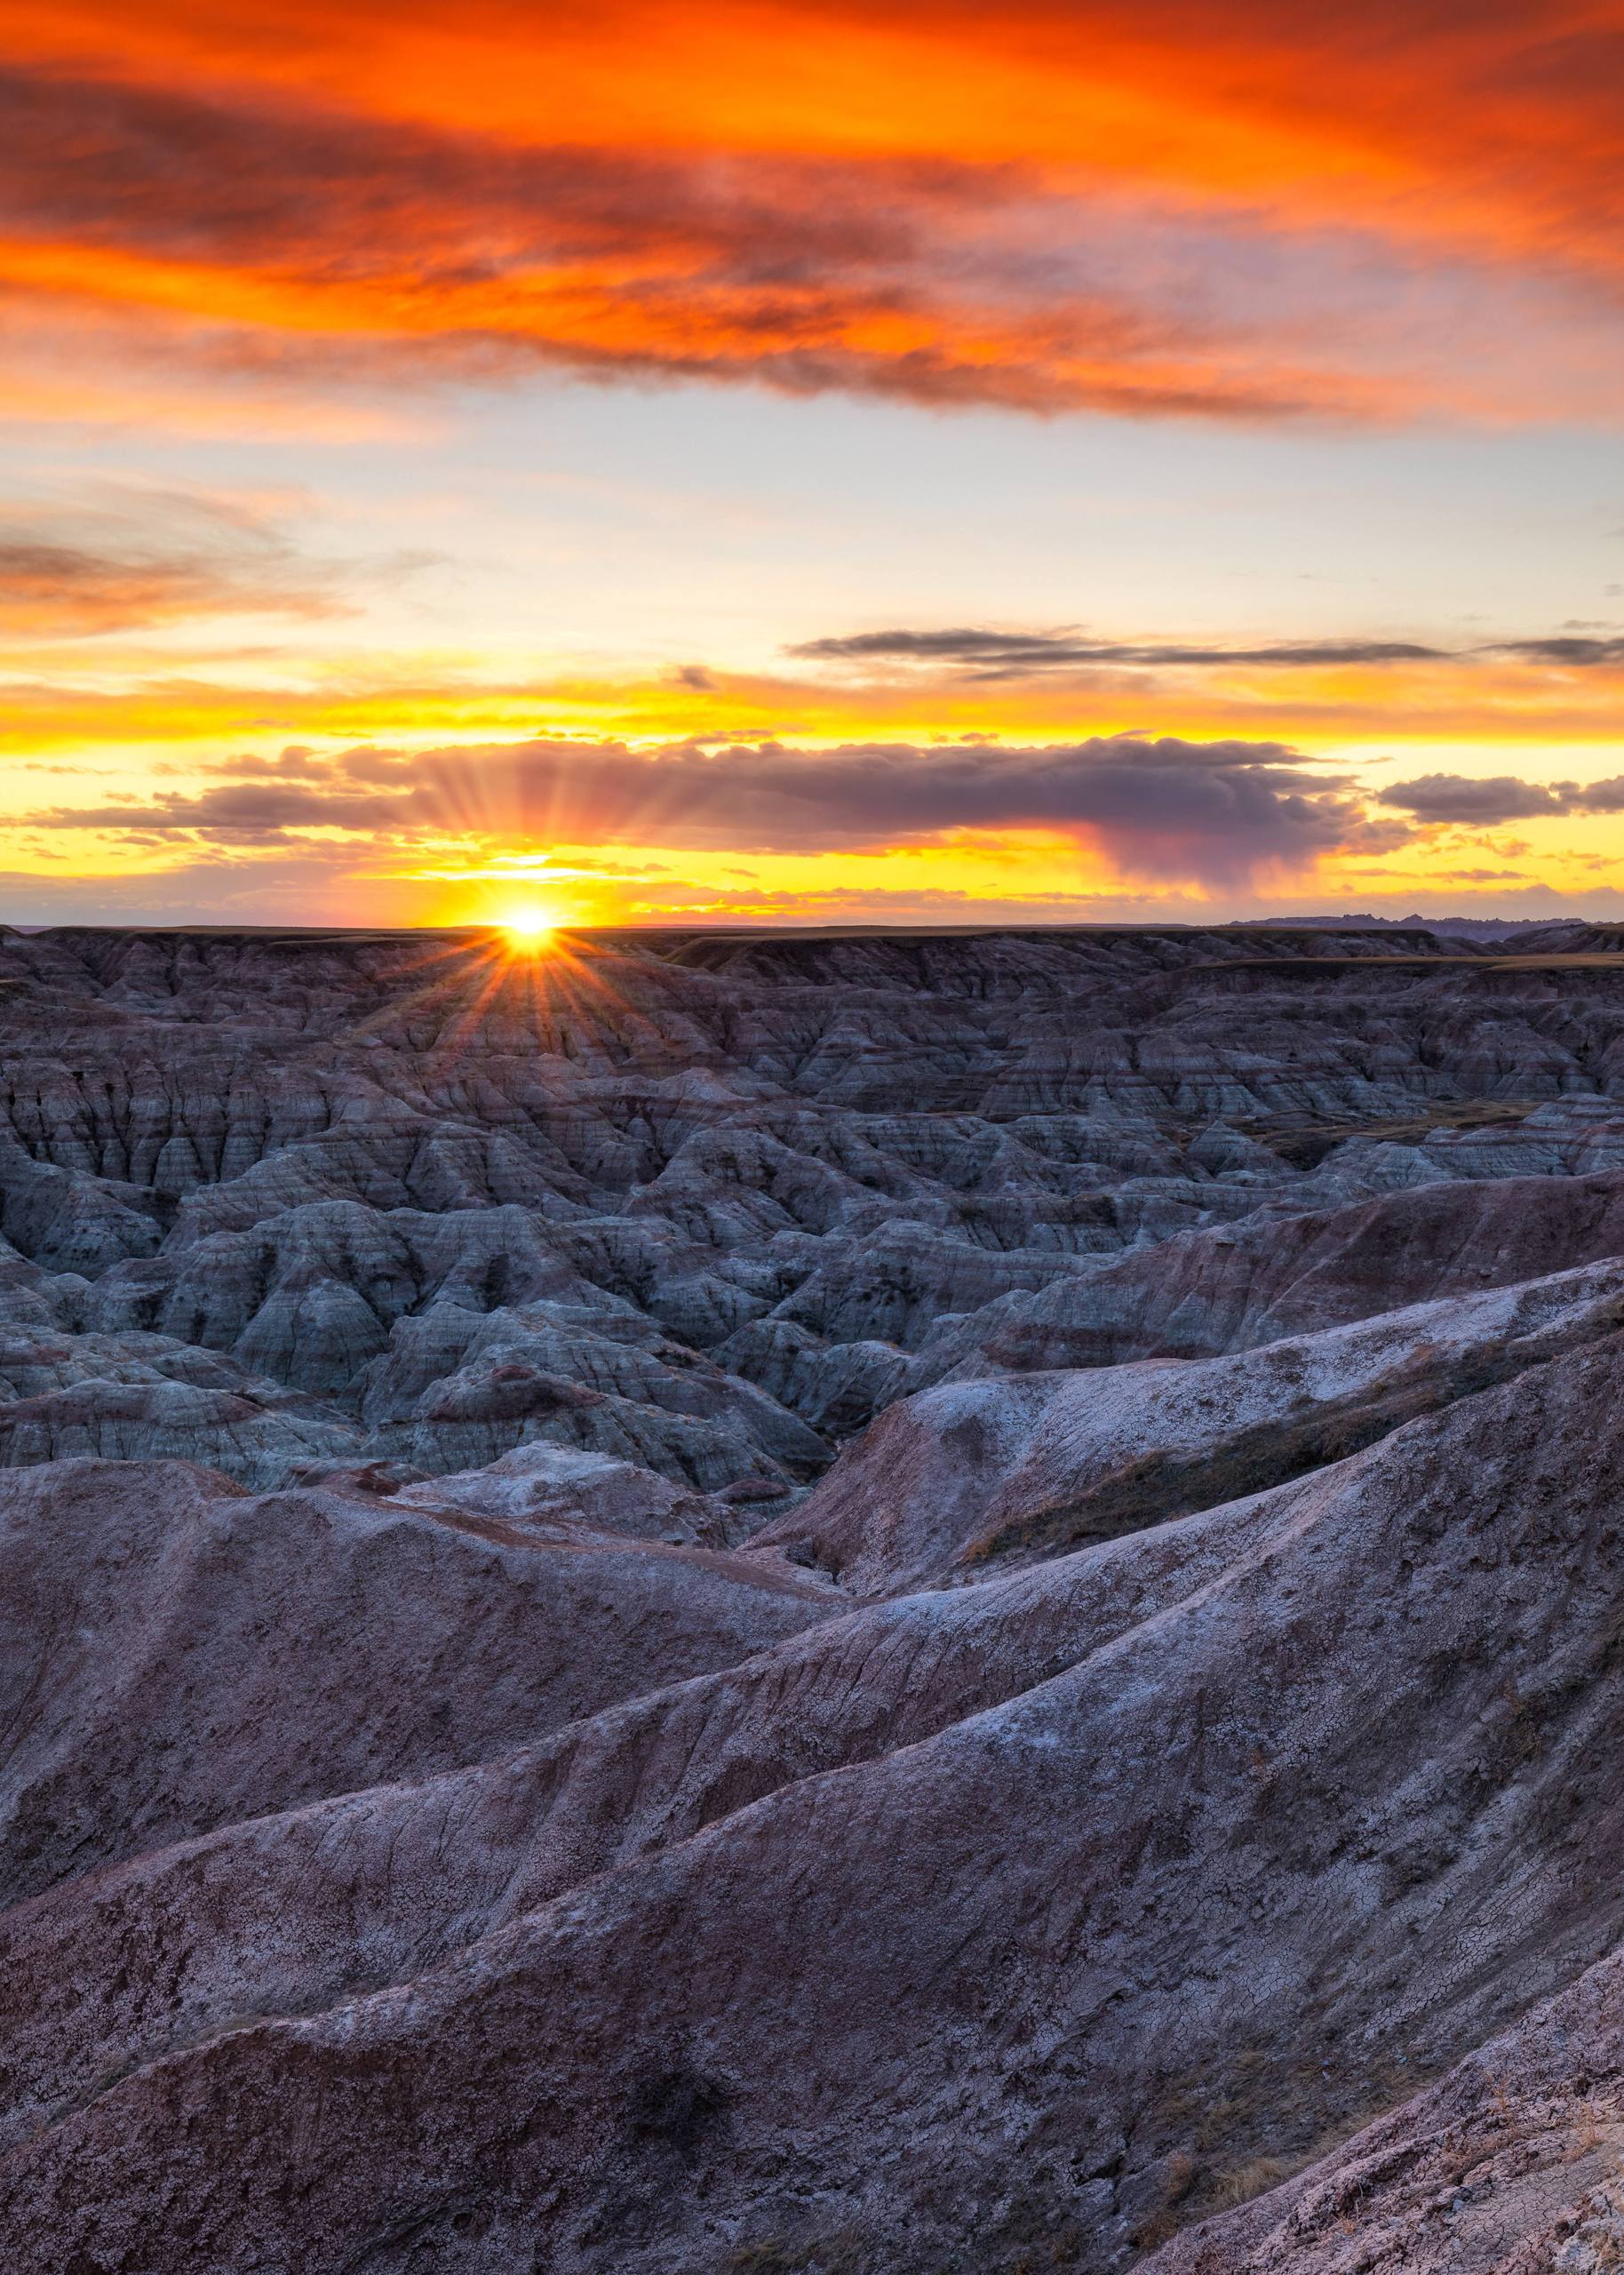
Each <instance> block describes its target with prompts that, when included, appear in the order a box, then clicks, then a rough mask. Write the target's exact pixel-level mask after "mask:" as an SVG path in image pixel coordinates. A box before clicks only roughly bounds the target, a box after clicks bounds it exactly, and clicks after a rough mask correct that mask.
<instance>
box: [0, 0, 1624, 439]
mask: <svg viewBox="0 0 1624 2275" xmlns="http://www.w3.org/2000/svg"><path fill="white" fill-rule="evenodd" d="M0 28H4V32H5V35H6V52H7V53H8V55H9V56H10V57H11V58H12V65H11V68H10V69H9V72H8V73H7V75H6V76H4V79H3V80H0V292H4V293H8V294H9V295H10V296H11V297H12V302H13V305H14V306H15V307H18V308H20V309H22V310H25V311H27V312H28V313H29V314H30V315H31V316H32V317H33V319H34V320H36V321H42V320H43V319H44V315H46V314H48V312H49V310H50V308H51V307H53V306H55V307H60V308H61V309H62V310H63V311H64V312H65V314H68V313H71V312H72V311H73V310H75V309H82V308H84V307H107V308H118V309H124V310H129V311H132V312H135V313H137V314H138V315H139V316H140V318H141V319H142V320H143V321H144V322H147V323H150V324H152V325H155V326H163V327H167V329H168V331H169V332H170V333H171V335H172V338H173V340H174V344H175V352H176V353H177V354H178V355H185V356H187V357H188V358H191V359H193V360H195V362H196V363H198V364H200V365H201V366H203V367H207V366H209V365H211V364H212V365H213V367H214V368H216V369H217V370H219V371H221V372H222V373H224V372H227V371H230V370H232V369H233V368H234V367H236V366H240V365H241V364H242V363H244V362H251V361H253V359H254V358H255V357H256V356H259V355H267V354H268V353H269V352H270V351H269V350H268V349H267V347H266V346H265V343H266V342H267V341H277V342H283V343H286V344H287V352H288V353H291V354H292V355H295V356H296V357H304V358H306V359H308V360H310V361H312V362H314V363H315V364H316V365H317V366H318V367H322V368H325V369H327V370H329V371H333V372H339V371H347V372H348V373H350V374H351V375H354V374H360V375H362V376H363V377H365V378H367V379H370V380H373V381H378V380H381V379H384V378H385V377H386V375H387V374H388V373H389V370H390V365H391V363H393V364H394V379H396V381H397V382H398V380H399V379H402V378H409V379H416V380H419V381H421V380H423V379H433V378H434V377H435V376H436V375H443V374H448V373H450V374H458V373H461V374H466V373H467V372H470V371H473V372H479V371H492V370H500V369H503V368H511V366H512V364H513V362H514V360H515V359H517V360H519V361H520V362H522V361H523V360H524V359H526V358H541V359H544V360H546V361H549V362H553V363H561V364H563V365H565V366H567V367H569V368H573V369H577V370H580V371H586V372H590V373H593V374H594V375H599V376H606V375H607V376H614V375H616V374H626V375H642V374H649V373H654V374H660V373H665V374H669V375H672V376H681V377H689V378H712V379H717V378H720V379H755V380H758V381H762V382H765V383H768V384H770V385H773V386H776V387H782V388H787V389H792V390H801V391H808V390H813V389H823V388H837V389H847V390H851V391H856V392H861V393H869V394H882V395H900V396H904V397H908V398H911V399H915V400H919V401H925V402H929V403H961V402H989V403H1000V404H1005V405H1015V406H1020V407H1024V408H1029V409H1045V410H1056V409H1064V408H1067V407H1069V406H1079V405H1087V406H1092V407H1096V408H1106V409H1111V410H1126V411H1143V412H1169V411H1171V412H1177V413H1185V414H1188V413H1192V412H1199V413H1207V414H1220V415H1226V416H1249V417H1264V416H1279V415H1290V414H1297V413H1301V412H1303V411H1312V412H1319V413H1325V412H1330V413H1334V414H1336V415H1339V416H1349V415H1352V416H1386V415H1390V414H1392V413H1394V412H1397V411H1403V410H1405V409H1407V408H1413V407H1414V406H1416V405H1418V404H1424V403H1456V404H1461V403H1465V404H1467V405H1468V406H1469V407H1475V408H1477V409H1484V408H1492V407H1493V406H1494V405H1495V404H1496V403H1499V404H1500V406H1501V408H1507V407H1509V408H1512V409H1521V410H1525V409H1527V408H1528V407H1529V403H1528V401H1527V394H1528V390H1529V388H1530V387H1531V386H1532V385H1533V384H1534V382H1533V381H1532V379H1531V377H1530V375H1529V374H1527V373H1526V372H1518V371H1513V370H1512V368H1511V360H1510V359H1512V358H1513V357H1514V356H1515V355H1516V353H1517V346H1516V340H1515V339H1511V338H1509V337H1508V336H1509V334H1512V333H1517V335H1518V336H1521V332H1522V331H1523V330H1524V329H1525V325H1524V326H1518V325H1516V324H1513V323H1509V321H1508V307H1509V304H1505V305H1502V304H1501V303H1500V302H1497V301H1496V300H1495V297H1494V296H1495V294H1496V293H1497V292H1503V291H1514V292H1515V293H1519V294H1523V295H1524V296H1529V295H1532V297H1533V299H1536V300H1539V301H1540V308H1541V311H1542V317H1543V321H1544V322H1545V323H1547V324H1548V326H1549V327H1550V339H1549V341H1548V347H1549V351H1550V352H1549V353H1548V355H1546V356H1545V358H1544V366H1545V369H1544V385H1545V386H1546V387H1547V389H1548V390H1549V391H1551V392H1552V393H1554V394H1556V395H1560V393H1561V391H1562V389H1563V387H1564V385H1568V384H1570V383H1571V385H1572V387H1573V388H1575V389H1578V390H1580V391H1581V392H1585V393H1586V396H1587V401H1588V402H1589V403H1591V404H1592V405H1594V404H1595V403H1599V402H1604V401H1606V400H1608V398H1609V391H1610V388H1611V387H1612V381H1611V379H1610V371H1611V368H1612V367H1611V364H1610V363H1609V362H1608V359H1606V358H1605V357H1604V356H1603V355H1600V354H1599V353H1597V352H1596V339H1595V338H1594V337H1592V336H1590V334H1585V327H1586V326H1587V325H1588V326H1589V327H1590V328H1591V333H1592V334H1596V333H1599V334H1603V335H1605V336H1606V337H1608V338H1609V339H1611V337H1612V334H1611V332H1610V331H1609V327H1610V326H1611V325H1612V323H1613V322H1614V318H1613V315H1612V305H1611V301H1610V300H1607V299H1604V297H1603V295H1602V292H1601V291H1600V290H1599V288H1600V287H1602V286H1604V287H1605V290H1606V292H1607V293H1609V294H1610V293H1611V292H1612V288H1613V286H1614V285H1615V283H1616V282H1617V279H1618V274H1619V268H1620V252H1619V246H1618V238H1617V230H1616V219H1615V213H1614V200H1613V192H1612V183H1613V181H1614V180H1615V178H1616V172H1617V167H1618V163H1619V160H1620V156H1624V152H1621V151H1620V140H1621V137H1620V128H1619V124H1618V121H1617V118H1616V116H1615V115H1614V114H1615V106H1614V104H1613V101H1612V92H1611V91H1612V89H1613V88H1615V87H1616V85H1617V84H1618V79H1619V73H1620V60H1621V57H1624V45H1621V43H1624V12H1620V7H1619V5H1618V0H1603V4H1599V5H1593V6H1588V7H1586V8H1583V9H1580V8H1579V7H1577V6H1566V5H1560V4H1556V0H1510V4H1507V0H1502V4H1500V5H1494V6H1488V7H1483V8H1471V9H1468V8H1465V7H1458V8H1451V9H1447V10H1445V11H1441V12H1440V11H1434V12H1430V13H1428V12H1417V11H1415V10H1414V9H1413V8H1410V7H1404V8H1401V7H1400V6H1399V5H1398V4H1397V0H1376V4H1375V5H1374V6H1373V7H1365V8H1361V9H1360V10H1358V11H1357V12H1352V11H1335V10H1333V11H1329V12H1326V11H1320V12H1303V11H1302V10H1301V9H1292V10H1289V11H1288V10H1286V9H1284V8H1282V7H1281V6H1279V4H1278V0H1238V4H1233V5H1230V4H1225V5H1223V6H1219V5H1217V4H1216V0H1207V4H1204V5H1191V4H1189V0H1162V4H1156V0H1151V4H1149V5H1142V6H1140V5H1136V6H1134V7H1133V8H1132V9H1129V8H1127V7H1126V6H1123V5H1120V4H1113V0H1077V4H1071V0H1068V4H1064V5H1062V4H1060V0H1014V4H1011V5H1008V6H1004V5H999V6H998V7H993V6H991V5H982V6H970V5H966V4H962V0H960V4H953V0H943V4H941V5H933V6H931V7H929V8H926V7H925V6H923V5H922V4H919V0H890V4H888V5H887V6H885V7H884V8H881V9H875V8H874V7H872V5H864V6H863V7H861V8H860V7H858V6H857V5H856V4H855V0H792V4H791V0H786V4H778V5H769V4H759V5H751V4H744V5H740V4H725V0H715V4H712V5H710V6H707V7H705V8H704V9H699V8H696V7H688V8H680V7H674V6H672V5H670V4H664V5H655V4H649V0H604V4H602V5H600V6H595V7H593V8H591V9H577V10H571V9H547V10H536V9H532V8H529V7H520V6H516V5H512V4H501V0H484V4H478V0H476V4H472V5H468V6H465V7H462V8H459V9H458V10H456V11H450V10H448V9H446V8H445V7H444V6H443V5H442V4H434V5H427V4H418V5H406V6H402V7H394V6H392V7H389V8H383V7H381V6H375V5H370V4H358V5H354V6H348V7H346V8H343V9H334V8H331V7H322V8H317V7H315V6H314V5H311V4H306V0H267V4H264V5H256V6H255V7H254V8H252V9H248V8H245V7H243V6H242V5H241V4H240V0H239V4H237V5H235V6H234V5H233V4H230V0H227V4H226V5H224V6H222V7H220V8H219V9H213V10H210V11H207V12H203V11H200V10H197V9H196V8H195V7H192V6H189V5H185V6H183V5H180V4H179V0H160V4H155V5H152V6H148V7H145V8H143V9H141V10H139V11H131V10H127V9H115V8H113V7H112V6H111V4H110V0H62V4H58V5H54V6H44V7H35V6H30V7H28V9H26V10H25V9H22V8H20V7H19V6H17V5H16V4H15V0H7V4H5V5H4V6H0ZM1226 236H1227V237H1228V239H1229V240H1230V241H1231V243H1232V246H1233V250H1234V254H1235V258H1234V259H1233V260H1232V261H1230V260H1228V259H1226V252H1225V238H1226ZM1418 259H1421V260H1431V261H1434V262H1436V263H1439V264H1447V265H1450V267H1451V273H1452V275H1453V278H1454V298H1455V299H1460V298H1461V295H1462V294H1464V295H1465V296H1466V298H1467V299H1471V297H1472V295H1474V294H1475V295H1477V298H1478V299H1479V300H1480V301H1481V302H1482V307H1481V309H1480V312H1479V320H1480V321H1479V328H1480V331H1481V337H1482V342H1483V343H1484V350H1483V352H1477V349H1476V347H1475V346H1474V352H1471V353H1466V352H1462V353H1460V354H1459V355H1456V356H1454V357H1453V359H1452V358H1451V357H1450V356H1449V355H1447V354H1440V353H1438V352H1436V351H1429V352H1426V353H1423V352H1422V351H1421V348H1420V347H1418V345H1417V342H1416V341H1415V340H1414V339H1413V338H1411V337H1410V336H1409V335H1408V333H1407V332H1406V329H1405V325H1406V321H1407V320H1406V318H1405V315H1404V314H1403V312H1402V307H1401V304H1402V303H1403V302H1404V300H1405V292H1404V290H1403V284H1404V281H1405V278H1406V277H1407V275H1409V274H1410V273H1411V271H1412V270H1413V265H1414V263H1415V262H1416V261H1417V260H1418ZM1356 272H1357V275H1358V276H1359V277H1360V278H1361V279H1362V280H1363V281H1362V283H1361V284H1360V285H1359V288H1358V289H1357V291H1356V290H1355V289H1354V287H1353V285H1352V284H1350V283H1349V278H1350V277H1351V276H1353V275H1355V273H1356ZM1556 277H1559V278H1561V279H1564V280H1565V283H1564V290H1565V291H1567V293H1568V294H1569V296H1570V304H1569V305H1568V306H1567V307H1565V309H1564V308H1560V307H1558V305H1557V302H1558V300H1559V299H1560V294H1558V293H1557V292H1556V290H1555V287H1554V284H1553V278H1556ZM1508 278H1510V279H1511V283H1508V282H1507V279H1508ZM1463 280H1464V281H1463ZM1587 295H1588V299H1587ZM1541 296H1543V297H1541ZM1564 326H1565V327H1567V328H1568V330H1567V331H1564ZM1574 327H1577V331H1575V332H1574V336H1573V337H1572V338H1569V337H1568V331H1572V330H1573V328H1574ZM1580 334H1585V336H1584V337H1583V338H1581V337H1580ZM1497 341H1503V342H1504V343H1505V345H1504V347H1503V349H1501V350H1500V351H1499V352H1501V353H1502V354H1503V355H1504V357H1505V358H1506V360H1507V369H1506V371H1505V373H1504V374H1503V375H1502V376H1501V379H1499V380H1497V379H1496V375H1495V371H1494V369H1493V361H1494V353H1495V352H1496V351H1495V349H1494V343H1495V342H1497ZM400 343H410V344H411V347H412V355H411V358H410V363H409V365H407V366H405V367H404V368H402V359H401V357H400V355H399V353H398V348H399V345H400ZM1458 344H1459V343H1458ZM392 351H393V352H392ZM1569 366H1571V367H1572V369H1571V371H1570V370H1569V368H1568V367H1569ZM1497 388H1498V392H1497Z"/></svg>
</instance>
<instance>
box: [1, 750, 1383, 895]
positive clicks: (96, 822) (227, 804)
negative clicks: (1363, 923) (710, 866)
mask: <svg viewBox="0 0 1624 2275" xmlns="http://www.w3.org/2000/svg"><path fill="white" fill-rule="evenodd" d="M266 764H267V762H264V761H254V762H248V763H247V765H246V766H245V767H243V768H240V769H239V770H238V772H237V775H236V777H235V778H231V779H221V780H219V781H216V782H214V783H211V785H210V786H208V787H207V788H206V789H204V790H203V791H201V792H179V791H171V792H160V793H159V794H157V795H156V796H155V797H153V798H151V799H150V800H143V801H141V802H121V803H109V804H103V805H99V806H92V807H74V808H59V809H57V810H54V811H52V812H49V813H46V814H44V815H40V816H36V817H34V819H36V821H37V822H38V823H40V824H41V825H43V826H48V827H52V828H58V829H63V828H74V829H98V830H111V831H124V830H129V831H134V830H139V831H144V832H151V831H154V830H156V831H159V832H162V833H164V834H169V835H171V836H176V837H181V836H192V837H195V838H197V839H199V840H206V841H210V842H218V843H221V844H232V845H243V844H249V843H261V844H267V845H270V844H275V843H278V842H286V841H288V840H289V839H290V838H291V837H293V836H296V835H297V834H299V833H300V832H305V831H308V830H311V829H314V828H320V827H326V828H337V829H341V830H345V831H353V832H357V833H362V834H376V835H386V836H396V837H402V838H411V837H416V836H436V837H444V836H445V835H448V834H450V835H458V834H467V835H468V836H470V837H474V838H495V839H497V840H499V841H507V842H525V843H536V842H541V843H548V842H553V843H561V844H571V845H577V844H596V843H601V842H608V843H621V844H633V845H649V846H654V845H671V846H686V847H689V848H708V849H718V850H722V849H726V850H734V851H737V852H740V853H751V852H814V851H839V850H848V851H849V850H858V849H861V848H865V847H878V846H885V845H894V844H917V843H924V842H930V841H932V840H935V839H940V838H942V837H943V836H946V835H950V834H953V833H956V832H967V833H975V832H982V831H986V832H1000V831H1007V830H1014V829H1043V830H1058V831H1061V832H1068V833H1073V834H1077V835H1079V837H1080V838H1085V839H1088V840H1091V841H1093V842H1097V843H1098V844H1099V845H1100V846H1101V847H1102V848H1103V850H1106V851H1107V852H1108V853H1109V854H1110V855H1111V857H1112V858H1114V859H1115V860H1116V861H1117V862H1118V863H1119V864H1120V865H1122V866H1124V867H1126V868H1129V869H1132V870H1134V871H1135V872H1138V873H1142V874H1147V875H1166V876H1174V877H1176V876H1191V877H1201V878H1206V879H1232V878H1241V877H1245V876H1247V875H1249V874H1252V873H1253V872H1254V870H1256V869H1258V868H1260V867H1262V866H1267V865H1269V864H1271V863H1287V864H1290V863H1301V862H1303V861H1305V860H1309V859H1311V858H1313V857H1314V856H1315V855H1317V854H1319V853H1322V852H1326V851H1329V850H1332V849H1333V848H1334V847H1339V846H1349V845H1359V846H1362V847H1365V848H1367V849H1369V850H1379V849H1380V847H1381V845H1383V844H1386V843H1390V842H1395V840H1396V839H1397V838H1398V837H1401V836H1402V835H1403V834H1404V831H1403V826H1402V825H1400V824H1397V823H1396V822H1385V823H1377V824H1375V825H1372V824H1371V823H1370V822H1369V821H1368V819H1367V818H1365V814H1364V811H1363V809H1362V807H1361V806H1360V804H1359V803H1358V802H1357V800H1356V799H1355V798H1354V797H1353V796H1351V795H1350V794H1349V784H1348V781H1347V780H1346V778H1342V777H1339V776H1327V775H1326V774H1325V772H1324V771H1323V770H1318V769H1316V768H1315V767H1313V766H1312V765H1311V764H1310V762H1307V761H1305V760H1304V759H1303V758H1302V756H1301V754H1299V753H1297V752H1295V751H1294V750H1292V749H1290V748H1289V747H1287V746H1285V745H1283V744H1279V743H1264V742H1240V741H1235V740H1224V741H1217V742H1209V743H1197V742H1190V741H1187V740H1185V739H1184V738H1182V737H1178V736H1172V735H1166V736H1160V737H1157V738H1148V737H1140V736H1134V735H1119V736H1094V737H1090V738H1087V739H1086V740H1084V741H1080V742H1075V743H1064V744H1056V745H1050V746H1045V747H1042V748H1038V749H1022V748H1010V747H1002V746H1000V747H990V746H987V745H985V744H980V743H977V744H969V743H959V744H948V745H944V746H943V745H932V746H928V747H920V746H916V745H913V744H909V743H863V744H848V745H845V746H841V747H840V748H838V749H835V750H819V751H808V750H798V749H792V748H790V747H789V746H785V745H784V744H781V743H776V742H765V743H755V744H730V745H725V746H714V745H708V744H698V743H679V744H675V745H668V746H665V747H664V748H661V749H655V750H640V749H633V748H632V747H630V746H627V745H625V744H623V743H593V744H588V743H580V742H557V741H537V742H531V743H523V744H518V745H510V746H492V747H487V748H483V749H474V750H466V749H452V750H441V751H430V752H426V753H420V754H407V753H402V752H397V751H388V750H378V749H376V748H370V747H369V748H362V749H357V750H354V751H350V752H347V753H344V754H338V755H337V756H334V757H332V758H330V759H329V760H326V761H324V762H316V761H314V760H313V759H312V758H311V756H310V754H308V753H307V752H304V751H300V752H299V753H297V754H294V755H293V756H292V757H291V759H290V760H287V761H285V762H283V764H282V765H280V766H279V767H278V768H277V770H275V772H274V773H272V774H271V775H269V776H268V777H267V774H266V773H265V771H264V769H265V767H266ZM223 771H229V770H223Z"/></svg>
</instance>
